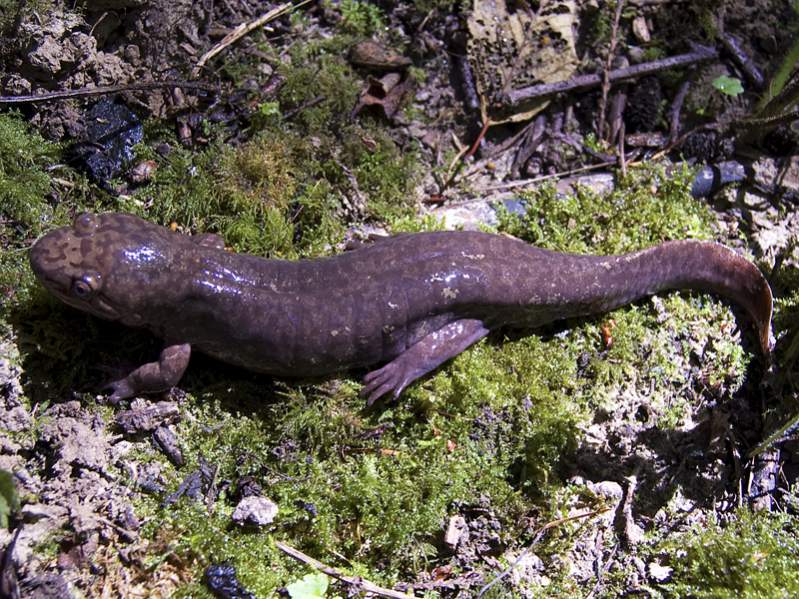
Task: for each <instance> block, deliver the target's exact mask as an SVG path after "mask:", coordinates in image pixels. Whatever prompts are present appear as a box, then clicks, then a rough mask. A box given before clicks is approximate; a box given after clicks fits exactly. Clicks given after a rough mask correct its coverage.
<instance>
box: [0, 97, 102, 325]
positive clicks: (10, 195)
mask: <svg viewBox="0 0 799 599" xmlns="http://www.w3.org/2000/svg"><path fill="white" fill-rule="evenodd" d="M60 158H61V148H60V147H59V146H58V145H57V144H53V143H49V142H47V141H45V140H44V139H43V138H42V137H41V136H40V135H39V134H38V133H36V132H35V131H32V130H31V129H30V128H29V126H28V124H27V123H26V122H25V121H24V119H23V118H22V117H21V116H20V115H19V114H17V113H14V112H11V113H6V114H0V244H1V245H2V247H3V251H2V252H0V298H2V299H3V301H2V302H0V304H1V305H3V307H4V308H11V306H14V305H17V304H18V303H19V302H23V301H25V300H27V299H28V298H30V293H31V291H32V289H33V288H34V279H33V273H32V272H31V271H30V268H28V252H27V250H28V247H29V246H30V244H31V242H32V241H33V240H34V239H36V238H37V237H38V236H39V235H41V234H42V233H44V232H45V231H46V230H48V229H50V228H51V227H52V226H53V225H54V224H56V225H57V224H65V223H66V222H68V221H69V219H70V218H71V215H72V213H73V212H74V211H76V210H80V209H81V208H84V207H86V208H89V207H90V206H91V205H93V203H90V202H89V201H88V199H87V188H88V186H87V184H86V181H85V180H84V179H83V178H82V177H80V176H77V175H75V173H74V172H73V171H71V170H70V169H69V168H66V167H63V166H60V165H58V163H59V160H60ZM6 317H7V313H6V310H2V311H0V322H2V321H3V320H4V319H5V318H6Z"/></svg>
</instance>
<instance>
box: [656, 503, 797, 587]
mask: <svg viewBox="0 0 799 599" xmlns="http://www.w3.org/2000/svg"><path fill="white" fill-rule="evenodd" d="M658 549H659V550H660V551H661V552H666V553H667V554H668V555H669V563H670V565H671V566H672V567H673V568H674V572H673V576H672V581H671V582H670V583H668V584H666V585H663V587H662V589H663V591H664V592H665V593H666V594H667V595H668V596H675V597H687V596H690V597H697V598H698V599H704V598H708V599H709V598H716V597H719V598H720V597H733V596H735V597H743V598H749V597H752V598H754V597H795V596H797V594H799V569H797V568H796V564H797V560H799V526H798V525H797V520H796V518H795V517H790V516H786V515H779V514H769V513H765V512H764V513H759V514H753V513H752V512H750V511H748V510H739V511H738V512H737V513H736V515H735V518H734V519H733V520H732V521H731V522H729V523H728V524H726V525H724V526H722V525H720V524H718V523H716V524H714V525H711V526H706V525H703V526H698V527H696V528H695V529H694V530H693V531H692V532H690V533H689V534H687V535H684V536H681V537H680V538H678V539H669V540H667V541H666V542H664V543H663V544H661V545H660V546H659V548H658Z"/></svg>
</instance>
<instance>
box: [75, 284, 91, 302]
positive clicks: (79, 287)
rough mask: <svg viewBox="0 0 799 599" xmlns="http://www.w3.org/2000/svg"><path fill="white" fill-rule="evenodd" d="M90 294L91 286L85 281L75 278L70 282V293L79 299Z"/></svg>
mask: <svg viewBox="0 0 799 599" xmlns="http://www.w3.org/2000/svg"><path fill="white" fill-rule="evenodd" d="M91 294H92V288H91V287H89V284H88V283H86V281H82V280H81V279H76V280H75V281H73V282H72V295H74V296H75V297H77V298H79V299H86V298H88V297H89V296H90V295H91Z"/></svg>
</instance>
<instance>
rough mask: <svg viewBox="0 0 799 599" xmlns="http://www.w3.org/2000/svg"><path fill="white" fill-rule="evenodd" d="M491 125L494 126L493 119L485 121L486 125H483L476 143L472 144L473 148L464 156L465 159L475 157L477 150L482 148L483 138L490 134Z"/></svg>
mask: <svg viewBox="0 0 799 599" xmlns="http://www.w3.org/2000/svg"><path fill="white" fill-rule="evenodd" d="M491 125H493V123H492V122H491V119H485V123H483V128H482V129H480V133H479V134H478V135H477V139H475V140H474V143H473V144H472V147H471V148H469V151H468V152H466V154H465V155H464V159H465V158H469V157H471V156H474V153H475V152H476V151H477V148H479V147H480V142H481V141H483V138H484V137H485V136H486V133H487V132H488V128H489V127H490V126H491Z"/></svg>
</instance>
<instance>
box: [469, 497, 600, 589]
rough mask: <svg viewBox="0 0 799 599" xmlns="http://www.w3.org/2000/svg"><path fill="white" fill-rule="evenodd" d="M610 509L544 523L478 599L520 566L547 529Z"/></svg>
mask: <svg viewBox="0 0 799 599" xmlns="http://www.w3.org/2000/svg"><path fill="white" fill-rule="evenodd" d="M608 510H610V508H603V509H601V510H593V511H590V512H583V513H582V514H575V515H574V516H568V517H566V518H559V519H557V520H552V521H551V522H547V523H546V524H544V525H543V526H542V527H541V528H539V529H538V530H537V531H536V533H535V535H534V536H533V540H532V541H531V542H530V544H529V545H527V547H525V548H524V551H522V552H521V553H520V554H519V557H517V558H516V559H515V560H514V561H513V563H512V564H511V565H510V566H508V567H507V568H506V569H505V570H504V571H503V572H502V573H501V574H499V575H498V576H496V577H495V578H494V580H492V581H491V582H489V583H488V584H486V585H485V586H483V588H481V589H480V591H479V592H478V593H477V595H476V597H478V599H479V597H482V596H483V595H485V594H486V593H487V592H488V590H489V589H490V588H491V587H493V586H494V585H495V584H497V583H498V582H499V581H500V580H502V579H503V578H506V577H507V576H508V575H509V574H510V573H511V572H513V569H514V568H515V567H516V566H518V565H519V562H521V561H522V559H523V558H524V556H526V555H527V554H528V553H530V550H531V549H532V548H533V547H535V545H537V544H538V543H539V542H540V541H541V539H542V538H543V537H544V534H545V533H546V531H548V530H549V529H550V528H555V527H556V526H560V525H561V524H566V523H567V522H572V521H574V520H582V519H583V518H590V517H591V516H597V515H599V514H603V513H605V512H607V511H608Z"/></svg>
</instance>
